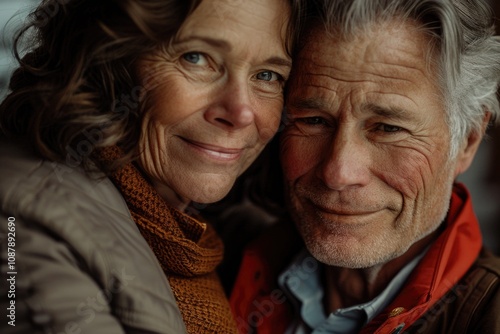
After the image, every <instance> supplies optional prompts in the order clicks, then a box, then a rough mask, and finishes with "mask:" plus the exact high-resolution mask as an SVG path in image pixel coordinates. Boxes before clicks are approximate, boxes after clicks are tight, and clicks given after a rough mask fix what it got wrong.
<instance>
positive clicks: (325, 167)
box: [316, 131, 371, 191]
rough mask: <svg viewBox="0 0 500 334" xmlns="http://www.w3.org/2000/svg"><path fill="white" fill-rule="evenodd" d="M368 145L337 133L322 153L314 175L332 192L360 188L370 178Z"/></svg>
mask: <svg viewBox="0 0 500 334" xmlns="http://www.w3.org/2000/svg"><path fill="white" fill-rule="evenodd" d="M368 145H370V144H369V143H368V142H366V140H364V139H363V138H360V137H358V136H356V135H354V134H352V133H351V134H349V133H347V132H346V131H343V132H338V133H336V134H335V136H334V137H333V139H332V141H331V143H330V146H329V147H328V148H327V149H326V150H325V151H324V154H325V156H324V157H323V158H324V159H323V161H322V163H321V164H319V165H318V168H317V171H316V175H317V177H319V178H320V179H321V180H322V181H323V183H324V184H325V185H326V186H327V187H328V188H330V189H332V190H338V191H341V190H346V189H347V188H351V187H362V186H365V185H366V184H368V182H369V178H370V161H371V157H370V152H369V149H368Z"/></svg>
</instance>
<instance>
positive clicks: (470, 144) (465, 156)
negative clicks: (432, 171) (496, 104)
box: [455, 112, 491, 177]
mask: <svg viewBox="0 0 500 334" xmlns="http://www.w3.org/2000/svg"><path fill="white" fill-rule="evenodd" d="M490 119H491V113H490V112H486V113H485V114H484V118H483V124H482V126H481V131H480V132H478V131H472V132H471V133H469V135H468V136H467V138H465V140H464V142H463V143H462V146H461V147H460V151H459V152H458V156H457V161H456V167H455V177H457V176H458V175H459V174H462V173H463V172H465V171H466V170H467V169H468V168H469V166H470V165H471V163H472V160H474V156H475V155H476V152H477V149H478V148H479V144H481V141H482V140H483V137H484V134H485V132H486V128H487V127H488V123H489V122H490Z"/></svg>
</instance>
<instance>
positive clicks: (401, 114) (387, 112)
mask: <svg viewBox="0 0 500 334" xmlns="http://www.w3.org/2000/svg"><path fill="white" fill-rule="evenodd" d="M361 110H362V111H368V112H373V113H374V114H376V115H379V116H382V117H386V118H391V119H396V120H410V121H415V120H416V117H415V115H414V114H413V113H411V112H410V111H408V110H406V109H404V108H399V107H395V106H387V107H386V106H380V105H378V104H376V103H371V102H367V103H363V104H362V105H361Z"/></svg>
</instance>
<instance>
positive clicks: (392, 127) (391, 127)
mask: <svg viewBox="0 0 500 334" xmlns="http://www.w3.org/2000/svg"><path fill="white" fill-rule="evenodd" d="M377 130H379V131H383V132H388V133H393V132H399V131H401V130H403V128H401V127H399V126H395V125H390V124H379V125H378V126H377Z"/></svg>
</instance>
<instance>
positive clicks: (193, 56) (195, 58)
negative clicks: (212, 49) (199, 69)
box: [182, 52, 208, 66]
mask: <svg viewBox="0 0 500 334" xmlns="http://www.w3.org/2000/svg"><path fill="white" fill-rule="evenodd" d="M182 59H184V60H185V61H187V62H188V63H191V64H195V65H201V66H205V65H207V64H208V61H207V58H206V57H205V56H204V55H203V54H202V53H200V52H188V53H185V54H183V55H182Z"/></svg>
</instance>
